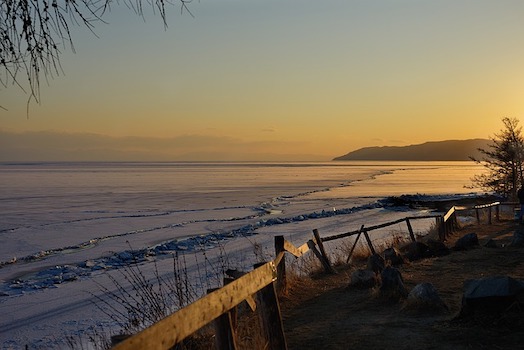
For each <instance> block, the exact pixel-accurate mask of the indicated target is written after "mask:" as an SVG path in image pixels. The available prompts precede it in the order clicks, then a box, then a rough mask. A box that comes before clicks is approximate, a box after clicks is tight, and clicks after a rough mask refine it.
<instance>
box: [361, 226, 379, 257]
mask: <svg viewBox="0 0 524 350" xmlns="http://www.w3.org/2000/svg"><path fill="white" fill-rule="evenodd" d="M364 237H366V241H368V246H369V249H370V250H371V254H373V255H375V254H377V253H376V252H375V248H373V244H371V239H370V238H369V235H368V230H364Z"/></svg>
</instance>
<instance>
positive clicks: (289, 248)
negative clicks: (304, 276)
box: [284, 240, 309, 258]
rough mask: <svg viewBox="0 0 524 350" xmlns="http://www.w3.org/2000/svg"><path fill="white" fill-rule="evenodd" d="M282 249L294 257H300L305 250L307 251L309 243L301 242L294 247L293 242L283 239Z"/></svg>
mask: <svg viewBox="0 0 524 350" xmlns="http://www.w3.org/2000/svg"><path fill="white" fill-rule="evenodd" d="M284 249H285V250H286V252H289V253H291V254H293V255H294V256H295V257H297V258H300V257H301V256H302V255H304V254H305V253H306V252H307V251H309V245H308V244H307V242H306V243H304V244H302V245H301V246H300V247H298V248H296V247H295V246H294V245H293V243H291V242H288V241H287V240H284Z"/></svg>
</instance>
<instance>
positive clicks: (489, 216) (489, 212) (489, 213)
mask: <svg viewBox="0 0 524 350" xmlns="http://www.w3.org/2000/svg"><path fill="white" fill-rule="evenodd" d="M488 224H490V225H491V206H489V207H488Z"/></svg>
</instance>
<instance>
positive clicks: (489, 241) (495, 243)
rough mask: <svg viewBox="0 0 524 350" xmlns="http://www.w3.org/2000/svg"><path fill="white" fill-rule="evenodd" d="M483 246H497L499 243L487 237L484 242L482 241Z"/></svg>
mask: <svg viewBox="0 0 524 350" xmlns="http://www.w3.org/2000/svg"><path fill="white" fill-rule="evenodd" d="M484 247H486V248H498V247H499V245H498V243H497V241H495V240H494V239H491V238H490V239H489V240H488V241H487V242H486V243H484Z"/></svg>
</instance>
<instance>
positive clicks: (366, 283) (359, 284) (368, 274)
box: [349, 269, 378, 288]
mask: <svg viewBox="0 0 524 350" xmlns="http://www.w3.org/2000/svg"><path fill="white" fill-rule="evenodd" d="M377 283H378V280H377V275H376V274H375V273H374V272H373V271H371V270H364V269H358V270H356V271H354V272H353V273H352V274H351V282H350V283H349V287H354V288H373V287H375V286H376V285H377Z"/></svg>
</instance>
